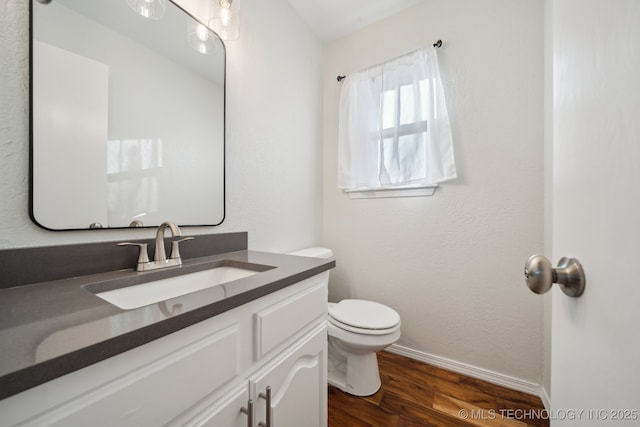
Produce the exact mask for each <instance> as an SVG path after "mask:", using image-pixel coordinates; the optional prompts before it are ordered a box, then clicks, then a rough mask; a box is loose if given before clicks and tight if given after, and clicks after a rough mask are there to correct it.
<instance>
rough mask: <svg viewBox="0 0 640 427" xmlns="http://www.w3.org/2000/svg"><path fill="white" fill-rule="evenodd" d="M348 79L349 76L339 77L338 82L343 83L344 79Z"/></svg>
mask: <svg viewBox="0 0 640 427" xmlns="http://www.w3.org/2000/svg"><path fill="white" fill-rule="evenodd" d="M346 78H347V76H338V77H337V78H336V80H338V82H341V81H343V80H344V79H346Z"/></svg>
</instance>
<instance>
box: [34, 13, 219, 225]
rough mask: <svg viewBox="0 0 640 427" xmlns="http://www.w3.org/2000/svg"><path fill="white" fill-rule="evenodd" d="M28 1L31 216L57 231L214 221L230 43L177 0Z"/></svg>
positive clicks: (204, 223) (211, 222)
mask: <svg viewBox="0 0 640 427" xmlns="http://www.w3.org/2000/svg"><path fill="white" fill-rule="evenodd" d="M129 3H132V1H130V0H52V1H48V0H41V1H37V0H32V2H31V38H30V40H31V68H30V70H31V115H30V118H31V120H30V121H31V141H30V143H31V157H30V160H31V162H30V163H31V164H30V169H31V199H30V215H31V218H32V220H33V221H34V222H35V223H36V224H38V225H39V226H41V227H44V228H47V229H51V230H76V229H89V228H125V227H136V226H145V227H153V226H157V225H158V224H160V223H162V222H163V221H167V220H170V221H173V222H175V223H177V224H179V225H181V226H188V225H218V224H220V223H222V221H223V220H224V214H225V173H224V169H225V47H224V44H223V42H222V41H221V40H220V39H219V38H218V37H217V36H216V35H215V33H213V32H211V31H210V30H208V29H207V28H206V27H205V26H204V25H203V24H202V23H201V22H199V21H198V20H196V19H195V18H194V17H193V16H191V15H189V14H188V13H186V12H185V11H184V10H183V9H182V8H180V7H179V6H177V5H176V4H174V3H173V2H171V1H170V0H166V1H165V0H161V3H162V4H163V13H162V15H161V17H159V18H158V17H154V18H155V19H150V18H148V17H145V16H142V15H143V14H142V12H140V10H135V8H134V7H133V6H131V5H130V4H129Z"/></svg>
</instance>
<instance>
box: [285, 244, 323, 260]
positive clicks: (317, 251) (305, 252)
mask: <svg viewBox="0 0 640 427" xmlns="http://www.w3.org/2000/svg"><path fill="white" fill-rule="evenodd" d="M289 255H297V256H308V257H311V258H324V259H328V258H331V257H333V251H332V250H331V249H327V248H321V247H317V246H316V247H313V248H306V249H301V250H299V251H295V252H289Z"/></svg>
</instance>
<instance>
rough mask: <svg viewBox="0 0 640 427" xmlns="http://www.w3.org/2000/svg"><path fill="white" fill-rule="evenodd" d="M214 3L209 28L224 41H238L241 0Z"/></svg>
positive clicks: (223, 0) (217, 0)
mask: <svg viewBox="0 0 640 427" xmlns="http://www.w3.org/2000/svg"><path fill="white" fill-rule="evenodd" d="M214 3H215V5H214V6H215V7H214V11H213V18H211V20H210V21H209V27H211V29H212V30H213V31H215V32H216V33H217V34H218V35H219V36H220V38H221V39H222V40H237V39H238V37H240V0H214Z"/></svg>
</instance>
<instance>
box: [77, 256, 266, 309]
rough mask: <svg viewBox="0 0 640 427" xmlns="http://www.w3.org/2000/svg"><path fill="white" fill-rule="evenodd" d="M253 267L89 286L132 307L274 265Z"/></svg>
mask: <svg viewBox="0 0 640 427" xmlns="http://www.w3.org/2000/svg"><path fill="white" fill-rule="evenodd" d="M252 267H253V269H248V268H242V267H237V266H230V265H222V266H219V267H214V268H210V269H208V270H203V271H198V272H195V273H189V274H183V275H181V276H175V277H170V278H166V279H160V280H154V281H151V282H146V283H142V284H137V285H131V286H126V287H122V288H118V289H113V290H108V291H102V292H96V291H93V290H91V289H89V290H90V291H92V292H93V293H94V294H95V295H96V296H98V297H100V298H102V299H103V300H105V301H107V302H109V303H110V304H113V305H115V306H116V307H119V308H122V309H125V310H131V309H134V308H139V307H143V306H145V305H149V304H155V303H159V302H162V301H166V300H168V299H171V298H175V297H179V296H181V295H186V294H189V293H192V292H197V291H200V290H203V289H207V288H212V287H214V286H220V285H224V284H225V283H229V282H232V281H234V280H238V279H242V278H244V277H249V276H253V275H254V274H258V273H260V272H261V271H265V268H257V269H256V267H267V268H266V269H271V268H273V267H271V266H259V265H252Z"/></svg>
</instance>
